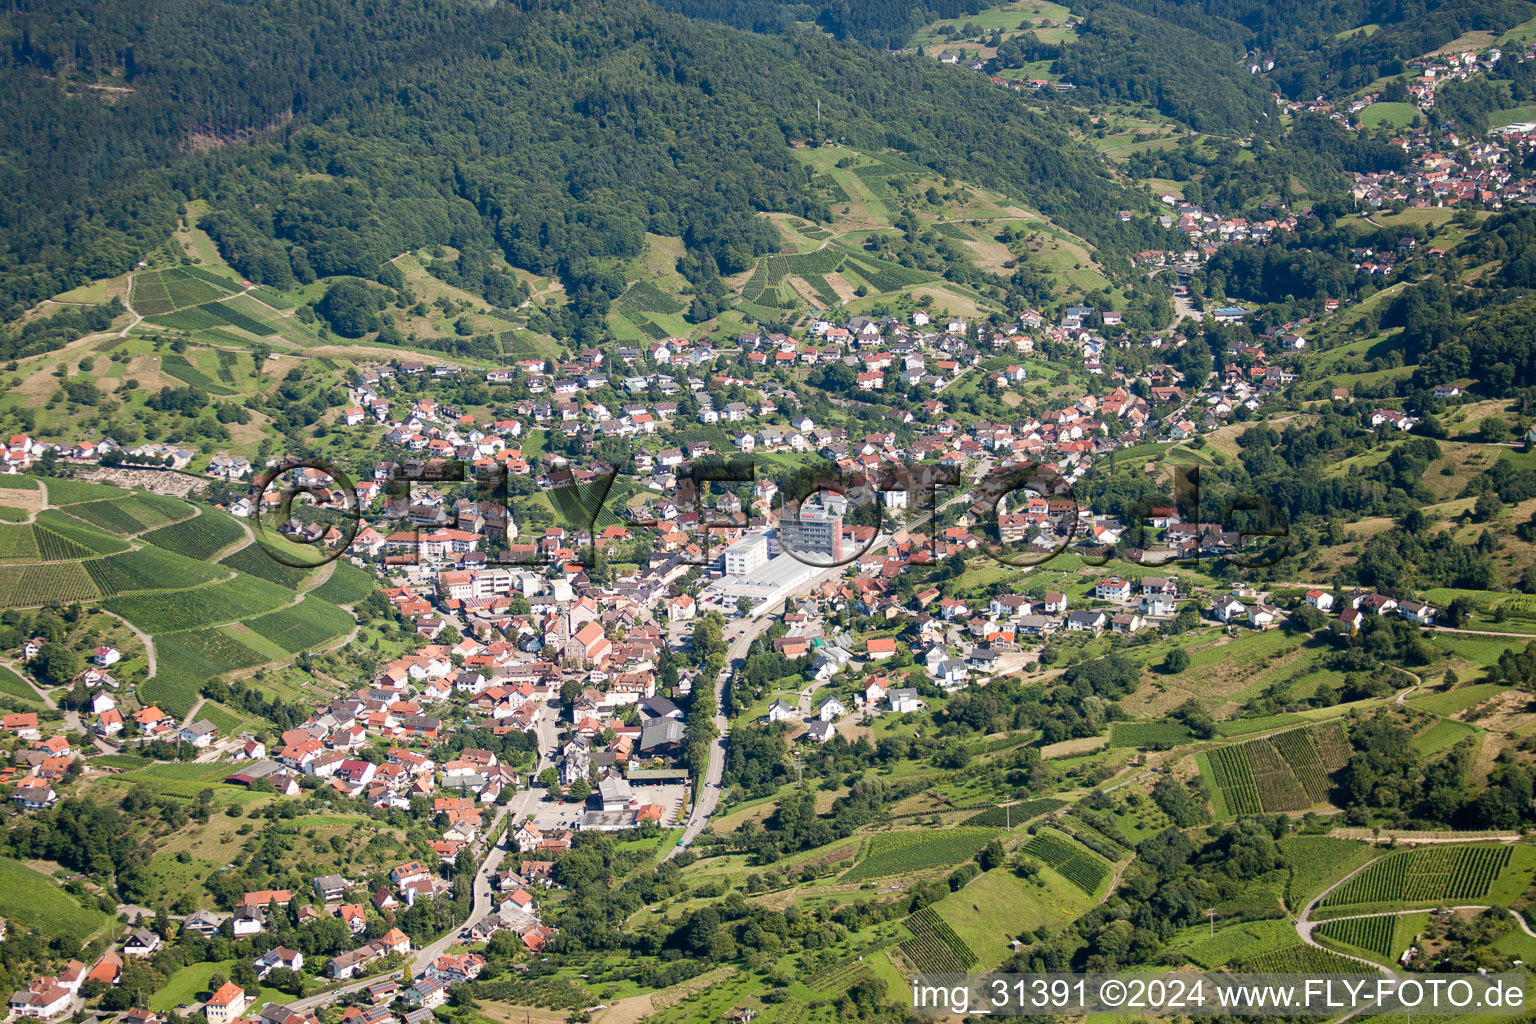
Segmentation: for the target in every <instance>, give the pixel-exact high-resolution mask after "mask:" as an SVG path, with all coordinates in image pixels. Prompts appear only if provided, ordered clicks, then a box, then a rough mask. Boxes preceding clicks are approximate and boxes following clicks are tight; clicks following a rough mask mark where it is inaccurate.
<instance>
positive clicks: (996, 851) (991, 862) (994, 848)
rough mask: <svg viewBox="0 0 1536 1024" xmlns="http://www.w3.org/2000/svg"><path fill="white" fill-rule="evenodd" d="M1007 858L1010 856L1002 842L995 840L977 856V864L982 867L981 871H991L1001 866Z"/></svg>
mask: <svg viewBox="0 0 1536 1024" xmlns="http://www.w3.org/2000/svg"><path fill="white" fill-rule="evenodd" d="M1007 856H1008V854H1007V851H1005V850H1004V849H1003V844H1002V841H1001V840H999V839H993V840H991V841H990V842H988V843H987V845H986V846H983V847H982V848H981V851H980V852H979V853H977V854H976V863H977V864H979V865H981V870H983V871H991V870H992V869H993V868H995V867H999V866H1001V865H1002V863H1003V861H1004V860H1005V859H1006V858H1007Z"/></svg>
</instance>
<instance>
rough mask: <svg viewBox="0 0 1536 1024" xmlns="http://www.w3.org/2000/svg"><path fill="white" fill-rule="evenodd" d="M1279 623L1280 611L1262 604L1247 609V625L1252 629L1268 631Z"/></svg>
mask: <svg viewBox="0 0 1536 1024" xmlns="http://www.w3.org/2000/svg"><path fill="white" fill-rule="evenodd" d="M1279 623H1280V609H1278V608H1275V607H1274V606H1272V605H1267V604H1264V603H1262V602H1260V603H1257V604H1255V605H1254V606H1253V607H1252V608H1250V609H1248V624H1249V625H1250V626H1252V627H1253V628H1254V629H1269V628H1271V627H1273V626H1276V625H1279Z"/></svg>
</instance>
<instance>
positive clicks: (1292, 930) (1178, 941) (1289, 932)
mask: <svg viewBox="0 0 1536 1024" xmlns="http://www.w3.org/2000/svg"><path fill="white" fill-rule="evenodd" d="M1295 941H1296V927H1295V926H1294V925H1293V924H1292V923H1291V922H1290V921H1244V922H1241V923H1239V924H1229V925H1222V924H1220V923H1219V922H1218V924H1217V926H1216V928H1215V930H1214V931H1212V930H1211V929H1210V928H1209V927H1208V926H1207V925H1205V924H1198V925H1194V926H1193V927H1191V928H1188V929H1186V930H1185V931H1184V932H1182V933H1180V934H1179V935H1178V936H1176V937H1175V938H1174V939H1173V940H1172V941H1171V942H1170V943H1169V945H1170V946H1171V947H1172V948H1173V949H1176V950H1178V951H1179V952H1180V953H1183V954H1184V955H1185V956H1187V957H1189V959H1190V960H1191V961H1193V962H1194V963H1196V964H1198V965H1200V966H1201V967H1204V968H1205V969H1206V970H1215V969H1217V968H1218V967H1223V966H1225V965H1227V964H1229V963H1233V962H1241V961H1243V960H1246V959H1248V958H1249V957H1254V956H1258V955H1259V954H1261V953H1268V952H1272V951H1274V950H1277V949H1283V948H1285V947H1286V946H1289V945H1291V944H1292V943H1294V942H1295Z"/></svg>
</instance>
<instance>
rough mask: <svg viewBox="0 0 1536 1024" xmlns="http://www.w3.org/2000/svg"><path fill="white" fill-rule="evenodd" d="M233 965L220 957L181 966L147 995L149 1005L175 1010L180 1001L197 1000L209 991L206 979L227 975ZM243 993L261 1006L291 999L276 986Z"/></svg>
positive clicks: (157, 1010)
mask: <svg viewBox="0 0 1536 1024" xmlns="http://www.w3.org/2000/svg"><path fill="white" fill-rule="evenodd" d="M234 966H235V961H233V960H220V961H217V962H215V963H208V964H192V965H190V966H188V967H183V968H182V969H181V970H179V971H177V972H176V973H175V974H173V975H171V976H170V978H169V979H167V981H166V983H165V987H164V988H162V989H160V991H158V992H156V993H155V994H154V995H152V996H150V998H149V1008H150V1009H151V1010H154V1011H156V1012H157V1013H163V1012H165V1011H166V1010H174V1009H176V1007H178V1006H180V1005H181V1004H182V1003H195V1002H200V1001H202V1000H203V999H205V998H207V996H208V995H209V994H210V993H209V991H208V979H209V978H211V977H213V976H214V975H215V974H222V975H224V976H225V977H226V978H227V977H229V971H230V968H232V967H234ZM245 996H246V999H247V1000H251V1001H253V1003H254V1005H256V1006H260V1005H261V1004H262V1003H265V1002H282V1001H284V1000H287V999H291V998H292V997H291V996H289V995H287V994H286V993H283V992H279V991H278V990H277V989H275V988H266V987H265V986H263V987H262V988H261V990H260V991H258V992H247V993H246V994H245Z"/></svg>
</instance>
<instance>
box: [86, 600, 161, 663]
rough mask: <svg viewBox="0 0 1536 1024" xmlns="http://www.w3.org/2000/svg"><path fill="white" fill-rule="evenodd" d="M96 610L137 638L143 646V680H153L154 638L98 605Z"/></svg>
mask: <svg viewBox="0 0 1536 1024" xmlns="http://www.w3.org/2000/svg"><path fill="white" fill-rule="evenodd" d="M96 608H97V610H98V611H100V612H101V613H102V614H103V615H110V616H112V617H113V618H114V619H116V620H117V621H118V622H121V623H122V624H123V625H125V626H127V627H128V630H129V632H131V633H133V635H134V636H136V637H138V638H139V643H141V644H143V645H144V678H145V679H146V680H149V679H153V678H155V672H156V671H157V669H156V666H155V640H154V637H152V636H150V635H149V634H148V633H146V632H144V631H143V630H142V629H140V628H139V627H138V626H135V625H134V624H133V623H131V622H129V621H128V620H127V619H125V618H123V617H122V616H121V615H119V614H117V613H116V612H109V611H107V610H106V609H105V608H103V607H101V606H100V605H97V606H96Z"/></svg>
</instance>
